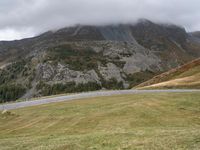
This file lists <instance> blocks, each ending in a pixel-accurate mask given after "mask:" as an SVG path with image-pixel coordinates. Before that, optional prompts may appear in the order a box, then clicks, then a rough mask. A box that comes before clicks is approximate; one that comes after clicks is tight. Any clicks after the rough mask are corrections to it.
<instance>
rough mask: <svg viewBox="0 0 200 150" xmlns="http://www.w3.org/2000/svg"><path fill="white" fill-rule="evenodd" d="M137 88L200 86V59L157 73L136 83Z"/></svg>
mask: <svg viewBox="0 0 200 150" xmlns="http://www.w3.org/2000/svg"><path fill="white" fill-rule="evenodd" d="M136 88H139V89H154V88H198V89H199V88H200V59H197V60H194V61H192V62H190V63H188V64H186V65H183V66H181V67H179V68H175V69H172V70H170V71H168V72H166V73H163V74H161V75H158V76H156V77H154V78H152V79H151V80H149V81H147V82H144V83H142V84H140V85H138V86H137V87H136Z"/></svg>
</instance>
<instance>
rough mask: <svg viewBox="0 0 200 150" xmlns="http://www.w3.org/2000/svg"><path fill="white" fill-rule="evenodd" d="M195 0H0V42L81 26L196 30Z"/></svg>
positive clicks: (197, 3)
mask: <svg viewBox="0 0 200 150" xmlns="http://www.w3.org/2000/svg"><path fill="white" fill-rule="evenodd" d="M199 6H200V1H199V0H190V1H188V0H56V1H55V0H1V1H0V40H14V39H22V38H26V37H32V36H35V35H38V34H40V33H42V32H45V31H48V30H55V29H59V28H62V27H67V26H73V25H75V24H83V25H105V24H117V23H135V22H137V20H138V19H140V18H145V19H148V20H151V21H153V22H156V23H170V24H176V25H180V26H183V27H185V28H186V30H187V31H188V32H189V31H196V30H200V21H199V19H200V9H199Z"/></svg>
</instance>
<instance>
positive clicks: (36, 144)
mask: <svg viewBox="0 0 200 150" xmlns="http://www.w3.org/2000/svg"><path fill="white" fill-rule="evenodd" d="M199 97H200V93H195V92H194V93H157V94H155V93H154V94H136V95H120V96H109V97H97V98H90V99H85V100H75V101H70V102H62V103H53V104H46V105H41V106H34V107H29V108H23V109H18V110H12V111H11V112H10V113H3V114H0V149H1V150H8V149H9V150H17V149H19V150H23V149H29V150H33V149H40V150H43V149H57V150H66V149H67V150H77V149H79V150H82V149H83V150H86V149H87V150H90V149H91V150H92V149H97V150H102V149H105V150H113V149H119V150H125V149H127V150H129V149H141V150H143V149H144V150H146V149H162V150H171V149H181V150H188V149H189V150H197V149H199V147H200V111H199V110H200V99H199Z"/></svg>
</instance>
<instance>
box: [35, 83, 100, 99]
mask: <svg viewBox="0 0 200 150" xmlns="http://www.w3.org/2000/svg"><path fill="white" fill-rule="evenodd" d="M37 89H38V90H40V94H41V95H42V96H49V95H56V94H64V93H75V92H86V91H95V90H100V89H101V86H100V85H99V84H98V83H95V82H88V83H85V84H83V83H82V84H78V85H76V83H75V82H68V83H65V84H63V83H57V84H53V85H49V84H46V83H44V82H40V83H39V84H38V85H37Z"/></svg>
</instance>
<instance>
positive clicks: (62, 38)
mask: <svg viewBox="0 0 200 150" xmlns="http://www.w3.org/2000/svg"><path fill="white" fill-rule="evenodd" d="M198 57H200V42H199V38H197V37H196V36H194V35H193V34H191V33H187V32H186V31H185V29H184V28H182V27H179V26H175V25H169V24H167V25H163V24H156V23H153V22H151V21H148V20H140V21H139V22H138V23H136V24H118V25H106V26H89V25H85V26H82V25H77V26H74V27H67V28H63V29H60V30H56V31H49V32H46V33H44V34H41V35H39V36H37V37H34V38H28V39H23V40H17V41H1V42H0V68H1V70H0V85H1V86H0V93H1V95H0V96H1V99H3V100H13V99H17V98H20V97H21V98H30V97H35V96H42V95H51V94H59V93H66V92H81V91H88V90H98V89H102V88H103V89H124V88H129V87H133V86H134V85H137V84H140V83H142V82H144V81H146V80H148V79H150V78H152V77H153V76H154V75H157V74H160V73H162V72H165V71H167V70H170V69H171V68H174V67H177V66H180V65H182V64H184V63H186V62H188V61H191V60H193V59H195V58H198Z"/></svg>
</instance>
